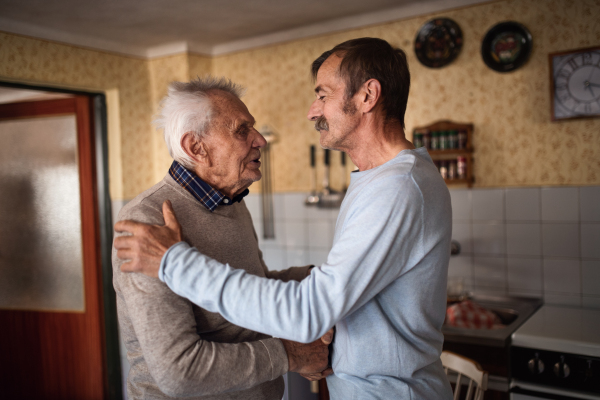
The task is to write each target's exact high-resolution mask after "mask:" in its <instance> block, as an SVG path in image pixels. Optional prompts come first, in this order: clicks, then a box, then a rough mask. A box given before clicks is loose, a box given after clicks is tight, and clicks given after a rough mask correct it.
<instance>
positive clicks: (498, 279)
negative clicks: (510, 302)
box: [473, 256, 506, 289]
mask: <svg viewBox="0 0 600 400" xmlns="http://www.w3.org/2000/svg"><path fill="white" fill-rule="evenodd" d="M473 275H474V279H475V286H476V287H477V288H479V287H487V288H497V289H506V259H505V258H504V257H478V256H475V257H473Z"/></svg>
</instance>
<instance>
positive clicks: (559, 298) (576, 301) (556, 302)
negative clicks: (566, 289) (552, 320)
mask: <svg viewBox="0 0 600 400" xmlns="http://www.w3.org/2000/svg"><path fill="white" fill-rule="evenodd" d="M544 303H545V304H548V305H553V306H573V307H580V306H581V296H578V295H569V294H558V293H544Z"/></svg>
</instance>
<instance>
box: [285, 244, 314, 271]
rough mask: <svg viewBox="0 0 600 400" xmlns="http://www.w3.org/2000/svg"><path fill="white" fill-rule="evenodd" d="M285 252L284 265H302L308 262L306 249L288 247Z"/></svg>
mask: <svg viewBox="0 0 600 400" xmlns="http://www.w3.org/2000/svg"><path fill="white" fill-rule="evenodd" d="M285 253H286V265H287V266H289V267H302V266H304V265H308V264H309V262H308V250H307V249H293V248H289V247H288V248H287V249H286V251H285Z"/></svg>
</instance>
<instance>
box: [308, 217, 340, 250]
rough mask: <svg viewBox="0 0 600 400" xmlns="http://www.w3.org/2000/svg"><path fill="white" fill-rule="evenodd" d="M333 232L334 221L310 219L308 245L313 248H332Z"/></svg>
mask: <svg viewBox="0 0 600 400" xmlns="http://www.w3.org/2000/svg"><path fill="white" fill-rule="evenodd" d="M333 233H334V232H333V223H332V222H331V221H328V220H326V221H309V223H308V246H309V247H310V248H311V249H312V248H321V249H327V250H329V249H331V246H332V245H333Z"/></svg>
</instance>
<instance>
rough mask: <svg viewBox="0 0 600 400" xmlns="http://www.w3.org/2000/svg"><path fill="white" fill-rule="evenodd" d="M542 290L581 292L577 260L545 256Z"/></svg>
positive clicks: (579, 267) (579, 270)
mask: <svg viewBox="0 0 600 400" xmlns="http://www.w3.org/2000/svg"><path fill="white" fill-rule="evenodd" d="M544 292H553V293H569V294H581V266H580V262H579V260H566V259H565V260H561V259H547V258H545V259H544Z"/></svg>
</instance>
